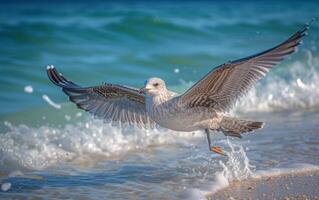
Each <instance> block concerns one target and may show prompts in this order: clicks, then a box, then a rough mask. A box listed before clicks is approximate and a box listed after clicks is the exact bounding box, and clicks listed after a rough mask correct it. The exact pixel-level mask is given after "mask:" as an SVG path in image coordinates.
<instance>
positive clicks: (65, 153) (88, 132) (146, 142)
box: [0, 120, 202, 171]
mask: <svg viewBox="0 0 319 200" xmlns="http://www.w3.org/2000/svg"><path fill="white" fill-rule="evenodd" d="M5 125H6V126H7V127H8V129H9V131H8V132H6V133H4V134H2V135H1V138H0V157H1V158H2V159H1V160H0V165H1V166H2V167H1V170H7V171H12V170H23V169H25V168H27V169H44V168H47V167H50V166H55V165H57V164H59V163H64V164H66V163H70V162H76V163H77V164H78V165H81V163H88V162H90V160H92V162H94V161H96V160H100V159H101V157H105V158H108V157H109V156H112V157H114V156H118V155H122V154H125V153H127V152H129V151H132V150H138V149H144V148H147V147H149V146H154V145H161V144H175V143H188V142H189V141H188V140H189V139H194V137H201V136H202V133H201V132H198V133H195V134H187V133H178V132H173V131H169V130H152V131H150V130H141V129H139V128H125V127H123V128H117V127H113V126H111V125H110V124H105V123H104V122H103V121H102V120H89V121H87V122H85V123H78V124H75V125H74V124H69V125H66V126H65V127H62V128H55V127H50V126H42V127H39V128H33V127H29V126H26V125H19V126H13V125H11V124H10V123H9V122H6V123H5ZM94 155H95V156H94ZM95 157H96V158H95ZM94 159H95V160H94ZM82 161H83V162H82Z"/></svg>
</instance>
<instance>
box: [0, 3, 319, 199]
mask: <svg viewBox="0 0 319 200" xmlns="http://www.w3.org/2000/svg"><path fill="white" fill-rule="evenodd" d="M312 18H316V19H317V20H316V21H314V22H313V23H312V25H311V27H310V30H309V31H308V33H309V34H308V35H307V36H306V37H305V38H304V40H303V45H301V46H300V48H299V51H298V52H297V53H295V54H293V55H292V56H291V57H290V58H289V59H287V60H285V61H284V62H282V63H281V64H280V65H279V66H278V67H276V68H275V69H274V70H272V71H271V72H270V73H269V74H268V76H267V77H266V78H265V79H263V80H262V81H260V82H258V84H257V85H256V87H255V88H253V89H252V91H251V92H250V93H249V94H248V95H247V96H246V97H244V98H243V99H242V100H241V101H240V102H238V104H237V105H236V107H235V108H234V110H233V111H232V112H231V115H235V116H239V117H242V118H246V119H257V120H258V121H265V122H266V126H265V128H264V129H262V130H259V131H256V132H255V133H253V134H249V135H245V136H244V138H243V139H237V138H235V139H234V138H228V139H227V138H226V137H225V136H223V135H222V134H220V133H218V134H217V133H216V134H215V135H214V141H215V143H216V144H218V145H220V146H222V147H223V148H225V150H226V151H227V152H228V154H229V156H228V157H221V156H218V155H216V154H212V153H211V152H209V151H208V150H207V144H206V139H205V135H204V134H203V133H202V132H194V133H182V132H173V131H170V130H166V129H164V130H162V129H161V130H154V131H146V130H140V129H138V128H131V129H125V130H121V129H119V128H116V127H112V126H111V125H110V124H105V123H103V122H102V121H100V120H98V119H93V118H91V117H90V116H89V115H88V114H86V113H84V112H82V111H80V110H78V109H77V108H76V106H75V105H73V104H72V103H70V102H68V99H67V97H66V95H64V94H63V92H62V91H61V90H60V89H59V88H57V87H56V86H54V85H53V84H52V83H51V82H50V81H49V80H48V78H47V76H46V71H45V69H46V66H47V65H54V66H55V67H56V68H57V69H59V71H61V72H62V73H63V74H64V75H65V76H66V77H68V78H69V79H71V80H72V81H74V82H76V83H78V84H79V85H83V86H92V85H99V84H102V83H104V82H107V83H117V84H124V85H129V86H133V87H136V88H139V87H141V86H143V82H144V80H146V79H147V78H149V77H152V76H157V77H161V78H162V79H164V80H165V81H166V83H167V85H168V87H169V88H170V89H172V90H174V91H176V92H179V93H183V92H184V91H185V90H187V88H189V87H191V86H192V84H194V83H195V82H196V81H197V80H199V79H200V78H201V77H202V76H203V75H205V74H206V73H207V72H208V71H210V70H211V69H213V68H214V67H215V66H218V65H220V64H222V63H224V62H227V61H229V60H235V59H238V58H242V57H244V56H248V55H251V54H254V53H257V52H260V51H263V50H266V49H268V48H271V47H273V46H274V45H276V44H278V43H280V42H282V41H283V40H285V39H287V38H288V37H289V36H290V35H292V34H293V33H294V32H295V31H297V30H299V29H301V28H302V27H303V26H304V25H305V24H306V23H307V22H309V21H310V20H311V19H312ZM318 20H319V3H318V1H300V2H297V1H260V2H256V1H242V2H237V1H223V2H221V1H163V2H162V1H150V2H149V1H119V2H111V1H110V2H104V1H88V2H85V1H57V2H49V1H28V2H27V1H26V2H24V1H16V2H9V1H7V2H2V3H0V45H1V48H0V91H1V92H0V106H1V109H0V185H1V189H0V199H24V198H25V197H29V198H30V199H41V198H45V199H61V198H62V199H66V198H68V199H180V198H183V199H185V198H189V199H202V198H204V199H205V196H206V195H208V194H211V193H213V192H214V191H217V190H218V189H220V188H222V187H227V185H228V184H229V183H231V182H232V181H234V180H241V179H245V178H250V177H253V176H255V175H256V174H260V172H265V171H266V172H269V173H271V172H273V171H276V172H277V171H280V172H287V171H289V172H291V173H293V172H294V171H302V170H309V169H317V168H319V159H318V158H319V157H318V155H319V136H318V134H319V122H318V119H319V21H318ZM48 100H51V101H52V102H51V104H49V103H48ZM52 103H53V105H54V106H52Z"/></svg>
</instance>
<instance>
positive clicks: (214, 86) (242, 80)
mask: <svg viewBox="0 0 319 200" xmlns="http://www.w3.org/2000/svg"><path fill="white" fill-rule="evenodd" d="M307 30H308V25H307V26H305V27H304V28H303V29H301V30H300V31H298V32H296V33H295V34H293V35H292V36H291V37H290V38H288V39H287V40H286V41H284V42H283V43H281V44H279V45H277V46H275V47H273V48H271V49H268V50H266V51H263V52H261V53H258V54H255V55H253V56H249V57H246V58H242V59H239V60H236V61H233V62H228V63H225V64H223V65H220V66H218V67H216V68H215V69H213V70H212V71H210V72H209V73H208V74H207V75H206V76H204V77H203V78H202V79H201V80H200V81H198V82H197V83H196V84H195V85H194V86H193V87H192V88H190V89H189V90H188V91H186V92H185V93H184V94H183V95H181V96H180V97H179V98H180V103H181V105H182V106H188V107H199V106H204V107H211V108H214V109H215V110H217V111H220V112H226V111H228V110H230V109H231V108H232V107H233V105H234V104H235V102H236V101H237V100H238V99H239V98H240V97H241V96H243V95H244V94H245V93H247V92H248V90H249V89H250V88H251V87H252V86H253V85H254V84H255V83H256V81H258V80H259V79H261V78H263V77H264V76H265V75H266V74H267V73H268V72H269V70H270V69H272V68H273V67H274V66H276V65H277V64H278V63H279V62H281V61H282V60H283V59H285V58H286V57H287V56H289V55H290V54H292V53H294V52H295V51H296V50H297V46H298V45H299V44H300V43H301V39H302V37H303V36H305V35H306V31H307Z"/></svg>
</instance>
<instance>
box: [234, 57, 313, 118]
mask: <svg viewBox="0 0 319 200" xmlns="http://www.w3.org/2000/svg"><path fill="white" fill-rule="evenodd" d="M306 57H307V60H306V61H305V62H301V61H295V62H293V63H291V64H290V65H289V66H287V67H286V68H285V69H284V71H283V72H282V73H278V74H270V76H268V77H267V78H266V80H265V81H264V82H262V83H259V84H258V86H257V87H255V88H253V89H252V90H251V91H250V92H249V93H248V95H247V96H245V97H244V98H243V99H242V100H241V101H240V102H239V103H238V105H237V108H236V109H235V112H240V113H244V112H274V111H275V112H278V111H300V110H308V109H318V108H319V87H318V83H319V72H318V71H317V70H318V69H319V65H318V63H319V57H314V56H313V55H312V53H311V51H306ZM288 67H289V68H288ZM287 77H288V78H287ZM285 78H286V79H288V80H286V79H285Z"/></svg>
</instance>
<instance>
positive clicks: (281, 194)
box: [208, 170, 319, 200]
mask: <svg viewBox="0 0 319 200" xmlns="http://www.w3.org/2000/svg"><path fill="white" fill-rule="evenodd" d="M208 199H285V200H289V199H303V200H306V199H319V171H318V170H317V171H312V172H303V173H296V174H284V175H279V176H275V177H263V178H258V179H250V180H245V181H236V182H233V183H231V184H230V185H229V186H228V187H227V188H224V189H222V190H220V191H218V192H216V193H215V194H213V195H211V196H208Z"/></svg>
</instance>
